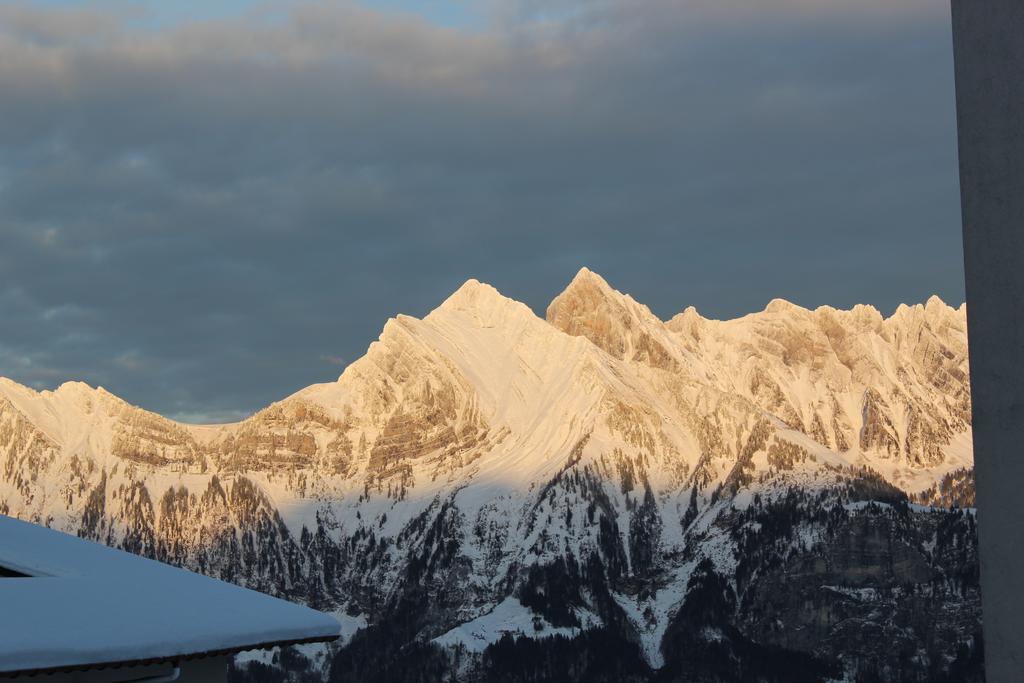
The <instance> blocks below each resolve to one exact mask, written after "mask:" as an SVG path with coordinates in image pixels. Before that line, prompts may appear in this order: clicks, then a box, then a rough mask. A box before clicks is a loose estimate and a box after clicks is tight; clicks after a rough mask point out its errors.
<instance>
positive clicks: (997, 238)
mask: <svg viewBox="0 0 1024 683" xmlns="http://www.w3.org/2000/svg"><path fill="white" fill-rule="evenodd" d="M1022 37H1024V0H953V52H954V59H955V65H956V66H955V68H956V104H957V119H958V122H957V123H958V132H959V138H960V194H961V204H962V207H963V225H964V260H965V266H966V275H967V326H968V334H969V338H970V356H971V357H970V361H971V392H972V399H973V403H974V458H975V473H976V477H977V493H978V497H977V499H978V503H977V504H978V527H979V529H978V533H979V540H980V544H981V587H982V609H983V620H984V628H985V665H986V670H987V674H988V676H987V677H988V680H990V681H1021V680H1024V667H1022V664H1024V648H1022V643H1024V592H1022V590H1021V587H1022V585H1024V584H1022V579H1021V576H1022V574H1024V41H1022Z"/></svg>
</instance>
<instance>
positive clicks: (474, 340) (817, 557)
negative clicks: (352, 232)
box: [0, 268, 983, 681]
mask: <svg viewBox="0 0 1024 683" xmlns="http://www.w3.org/2000/svg"><path fill="white" fill-rule="evenodd" d="M972 507H973V457H972V450H971V404H970V389H969V371H968V364H967V333H966V309H965V307H964V306H960V307H959V308H952V307H950V306H948V305H946V304H945V303H943V302H942V301H941V300H939V299H938V298H937V297H932V298H931V299H929V300H928V302H927V303H925V304H923V305H915V306H905V305H901V306H900V307H899V308H898V309H897V310H896V311H895V312H894V313H893V314H892V315H890V316H889V317H884V316H883V315H882V314H881V313H880V312H879V311H878V310H876V309H875V308H873V307H871V306H855V307H854V308H853V309H852V310H837V309H834V308H830V307H827V306H823V307H820V308H817V309H815V310H813V311H812V310H807V309H804V308H801V307H800V306H797V305H794V304H792V303H789V302H787V301H783V300H781V299H776V300H773V301H772V302H771V303H769V304H768V306H767V307H766V308H765V309H764V310H763V311H761V312H758V313H752V314H750V315H747V316H744V317H742V318H738V319H735V320H727V321H718V320H711V319H707V318H704V317H702V316H701V315H700V314H699V313H698V312H697V311H696V310H695V309H693V308H692V307H691V308H687V309H686V310H684V311H683V312H682V313H679V314H678V315H676V316H675V317H673V318H671V319H670V320H668V321H662V320H660V319H659V318H658V317H656V316H655V315H654V314H653V313H652V312H651V311H650V310H649V309H648V308H647V307H646V306H644V305H643V304H641V303H639V302H637V301H635V300H634V299H633V298H631V297H630V296H628V295H626V294H622V293H621V292H618V291H616V290H615V289H613V288H612V287H611V286H610V285H609V284H608V283H607V282H606V281H605V280H604V279H603V278H601V277H600V276H599V275H597V274H596V273H593V272H591V271H589V270H587V269H585V268H584V269H583V270H581V271H580V272H579V273H578V274H577V275H576V276H575V278H574V279H573V280H572V281H571V283H570V284H569V285H568V287H567V288H566V289H565V291H563V292H562V293H561V294H559V295H558V296H557V297H556V298H555V299H554V300H553V301H552V302H551V304H550V306H549V307H548V309H547V314H546V317H545V318H540V317H538V316H537V315H535V314H534V312H533V311H532V310H531V309H530V308H528V307H527V306H525V305H524V304H522V303H519V302H517V301H514V300H512V299H509V298H506V297H504V296H502V295H501V294H500V293H499V292H498V291H496V290H495V289H494V288H492V287H490V286H489V285H487V284H483V283H480V282H477V281H476V280H470V281H468V282H466V283H465V284H464V285H463V286H462V287H460V288H459V289H458V290H457V291H456V292H455V293H453V294H452V295H451V296H450V297H449V298H448V299H447V300H445V301H444V302H443V303H442V304H441V305H440V306H439V307H438V308H436V309H435V310H433V311H432V312H431V313H429V314H428V315H426V316H425V317H423V318H422V319H417V318H413V317H409V316H403V315H399V316H397V317H396V318H393V319H391V320H389V321H388V322H387V324H386V325H385V326H384V329H383V331H382V332H381V335H380V338H379V339H378V340H377V341H375V342H373V343H372V344H370V346H369V349H368V350H367V352H366V354H365V355H364V356H363V357H362V358H360V359H359V360H357V361H355V362H353V363H352V364H351V365H349V366H348V367H347V368H345V370H344V372H343V373H342V375H341V376H340V377H339V378H338V379H337V380H336V381H333V382H327V383H323V384H315V385H312V386H310V387H307V388H305V389H302V390H301V391H298V392H297V393H295V394H293V395H291V396H289V397H287V398H284V399H283V400H281V401H279V402H277V403H274V404H272V405H270V406H268V407H267V408H265V409H263V410H260V411H259V412H257V413H255V414H254V415H252V416H251V417H248V418H247V419H244V420H242V421H240V422H238V423H234V424H223V425H190V424H184V423H180V422H176V421H173V420H170V419H167V418H165V417H162V416H160V415H158V414H155V413H152V412H149V411H146V410H143V409H141V408H138V407H135V406H132V405H130V404H128V403H127V402H125V401H123V400H121V399H120V398H118V397H116V396H115V395H113V394H111V393H109V392H107V391H106V390H104V389H102V388H92V387H90V386H87V385H85V384H82V383H78V382H69V383H66V384H63V385H61V386H60V387H59V388H57V389H56V390H53V391H35V390H32V389H30V388H27V387H25V386H22V385H20V384H18V383H16V382H14V381H11V380H8V379H3V378H0V513H3V514H7V515H12V516H16V517H19V518H22V519H26V520H30V521H34V522H38V523H41V524H45V525H48V526H52V527H55V528H58V529H61V530H64V531H68V532H70V533H75V534H78V535H81V536H84V537H87V538H92V539H95V540H98V541H101V542H103V543H106V544H109V545H113V546H117V547H121V548H124V549H127V550H130V551H132V552H136V553H140V554H144V555H147V556H151V557H155V558H158V559H160V560H163V561H166V562H171V563H174V564H177V565H180V566H184V567H187V568H190V569H193V570H195V571H199V572H203V573H206V574H209V575H212V576H215V577H218V578H222V579H225V580H228V581H232V582H236V583H239V584H242V585H245V586H248V587H250V588H255V589H258V590H262V591H266V592H269V593H273V594H275V595H279V596H282V597H286V598H289V599H293V600H297V601H302V602H305V603H308V604H310V605H312V606H314V607H318V608H320V609H325V610H328V611H332V612H333V613H334V614H336V615H337V616H338V617H339V619H340V620H341V621H342V623H343V626H344V630H345V639H344V644H343V645H342V646H339V647H335V648H332V649H330V650H328V649H324V648H322V647H306V648H299V649H297V650H294V651H285V652H278V653H274V654H267V655H252V656H249V657H246V658H240V660H239V661H238V662H237V663H236V665H235V669H234V672H233V676H235V677H237V678H239V679H242V678H248V679H256V680H275V681H276V680H285V679H290V680H322V679H325V678H328V679H331V680H350V679H359V680H450V679H457V680H509V681H513V680H515V681H518V680H539V679H548V678H560V679H563V680H637V681H641V680H644V681H646V680H723V681H725V680H752V681H753V680H780V681H781V680H787V681H790V680H864V681H867V680H943V677H945V678H946V679H948V680H981V677H982V676H983V673H982V672H981V655H980V653H981V648H982V644H981V640H980V618H981V617H980V598H979V589H978V578H977V540H976V531H975V522H974V515H973V510H972Z"/></svg>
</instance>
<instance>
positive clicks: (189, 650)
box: [0, 515, 340, 675]
mask: <svg viewBox="0 0 1024 683" xmlns="http://www.w3.org/2000/svg"><path fill="white" fill-rule="evenodd" d="M0 567H4V568H6V569H7V570H12V571H13V572H17V573H20V574H25V575H27V577H25V578H7V577H3V576H0V675H3V674H4V673H12V672H25V671H36V670H52V669H71V668H86V667H95V666H102V665H105V664H116V663H126V662H141V661H159V660H172V659H178V658H185V657H190V656H197V655H204V654H213V653H224V652H236V651H240V650H247V649H252V648H258V647H269V646H272V645H279V644H285V643H294V642H315V641H330V640H334V639H335V638H337V637H338V635H339V632H340V625H339V624H338V622H337V621H336V620H335V619H334V618H333V617H330V616H328V615H326V614H323V613H322V612H318V611H316V610H312V609H309V608H307V607H303V606H301V605H296V604H293V603H290V602H287V601H285V600H279V599H277V598H273V597H270V596H269V595H264V594H262V593H257V592H255V591H251V590H247V589H245V588H240V587H238V586H233V585H231V584H229V583H225V582H223V581H218V580H216V579H211V578H208V577H205V576H200V575H199V574H194V573H192V572H189V571H185V570H182V569H178V568H176V567H171V566H170V565H166V564H162V563H160V562H155V561H153V560H148V559H145V558H143V557H138V556H136V555H132V554H130V553H126V552H122V551H120V550H114V549H113V548H108V547H106V546H103V545H100V544H98V543H93V542H91V541H86V540H83V539H80V538H76V537H74V536H69V535H67V534H62V533H60V532H57V531H53V530H51V529H47V528H45V527H41V526H38V525H35V524H29V523H27V522H22V521H19V520H16V519H13V518H11V517H7V516H4V515H0Z"/></svg>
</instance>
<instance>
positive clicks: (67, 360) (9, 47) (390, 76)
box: [0, 0, 963, 421]
mask: <svg viewBox="0 0 1024 683" xmlns="http://www.w3.org/2000/svg"><path fill="white" fill-rule="evenodd" d="M949 31H950V29H949V17H948V2H947V0H856V1H850V0H842V1H840V0H651V1H648V0H589V1H585V2H578V1H575V0H544V1H540V0H508V1H504V0H480V1H478V2H465V1H460V0H430V1H424V2H412V1H411V0H409V1H406V2H403V1H402V0H389V1H388V2H380V3H377V2H366V3H364V4H358V3H350V2H330V3H327V2H320V3H292V2H271V3H248V2H241V1H239V0H202V1H199V0H196V1H195V2H192V1H184V2H176V3H167V2H156V1H154V2H148V3H147V2H92V3H80V2H72V1H69V0H65V1H50V2H35V3H31V4H29V3H18V2H14V3H12V2H0V375H4V376H8V377H11V378H13V379H15V380H18V381H21V382H24V383H27V384H29V385H32V386H34V387H37V388H48V387H54V386H56V385H59V384H60V383H61V382H63V381H65V380H69V379H80V380H84V381H87V382H89V383H91V384H93V385H102V386H104V387H106V388H107V389H109V390H111V391H113V392H114V393H117V394H119V395H121V396H123V397H125V398H126V399H128V400H129V401H131V402H133V403H136V404H139V405H142V406H144V407H146V408H150V409H153V410H158V411H161V412H163V413H165V414H169V415H172V416H175V417H178V418H180V419H191V420H198V421H209V420H227V419H233V418H237V417H239V416H241V415H244V414H246V413H247V412H249V411H252V410H254V409H257V408H259V407H261V406H263V405H265V404H267V403H269V402H270V401H273V400H276V399H279V398H282V397H283V396H285V395H287V394H289V393H291V392H292V391H294V390H296V389H298V388H300V387H302V386H305V385H307V384H310V383H312V382H317V381H329V380H331V379H334V378H335V377H336V376H337V375H338V374H339V373H340V372H341V370H342V369H343V366H344V365H345V364H346V363H348V362H351V361H352V360H354V359H355V358H358V357H359V356H360V355H361V354H362V353H363V352H364V351H365V349H366V347H367V345H368V344H369V343H370V342H371V341H373V340H374V339H376V337H377V336H378V334H379V332H380V329H381V327H382V326H383V324H384V322H385V320H386V319H387V318H388V317H390V316H393V315H395V314H397V313H406V314H410V315H416V316H422V315H424V314H426V313H427V312H428V311H430V310H431V309H432V308H434V307H435V306H436V305H437V304H438V303H440V302H441V301H442V300H443V299H444V298H445V296H446V295H447V294H449V293H450V292H451V291H453V290H454V289H456V288H457V287H458V286H459V284H461V283H462V282H463V281H465V280H466V279H468V278H470V277H475V278H478V279H480V280H483V281H486V282H490V283H491V284H493V285H494V286H496V287H497V288H498V289H499V290H501V291H502V292H503V293H505V294H506V295H508V296H511V297H513V298H516V299H519V300H521V301H524V302H526V303H527V304H529V305H530V306H531V307H533V308H534V310H536V311H538V312H539V313H540V314H543V311H544V309H545V308H546V306H547V303H548V302H549V301H550V299H551V298H552V297H553V296H554V295H555V294H557V293H558V292H559V291H560V290H561V289H562V288H563V287H564V286H565V284H566V283H567V282H568V280H570V279H571V278H572V276H573V274H574V273H575V272H576V271H577V270H578V269H579V268H580V266H583V265H587V266H589V267H590V268H592V269H594V270H596V271H598V272H600V273H602V274H603V275H604V276H605V277H606V278H607V279H608V280H609V281H610V282H611V283H612V284H613V285H614V286H615V287H617V288H618V289H620V290H623V291H626V292H629V293H631V294H632V295H633V296H634V297H635V298H637V299H638V300H640V301H642V302H644V303H647V304H648V305H649V306H650V307H651V308H652V310H653V311H654V312H655V313H656V314H658V315H660V316H662V317H670V316H671V315H673V314H674V313H676V312H678V311H680V310H682V309H683V308H684V307H686V306H687V305H695V306H696V307H697V308H698V309H699V310H700V311H701V312H702V313H703V314H705V315H707V316H711V317H719V318H722V317H734V316H738V315H742V314H744V313H747V312H750V311H754V310H760V309H761V308H763V307H764V305H765V304H766V303H767V301H768V300H770V299H771V298H773V297H783V298H787V299H790V300H792V301H795V302H797V303H800V304H802V305H805V306H808V307H814V306H817V305H820V304H826V303H827V304H830V305H835V306H841V307H847V306H850V305H852V304H854V303H858V302H863V303H872V304H874V305H876V306H878V307H879V308H880V309H882V311H883V312H885V313H886V314H888V313H889V312H891V311H892V309H894V308H895V306H896V305H897V304H898V303H900V302H908V303H912V302H918V301H923V300H924V299H926V298H927V297H928V296H929V295H930V294H933V293H938V294H939V295H940V296H941V297H943V299H945V300H947V301H950V302H953V303H956V304H959V302H960V301H962V300H963V273H962V264H961V259H962V253H961V245H960V233H959V229H960V227H959V221H960V215H959V199H958V189H957V178H956V137H955V119H954V109H953V83H952V55H951V47H950V43H951V39H950V34H949Z"/></svg>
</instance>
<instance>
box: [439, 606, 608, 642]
mask: <svg viewBox="0 0 1024 683" xmlns="http://www.w3.org/2000/svg"><path fill="white" fill-rule="evenodd" d="M576 616H577V618H578V619H579V620H580V624H581V625H582V628H576V627H566V626H552V625H551V623H550V622H548V620H547V619H545V618H544V617H542V616H540V615H539V614H536V613H535V612H533V611H532V610H531V609H530V608H528V607H526V606H524V605H523V604H522V603H521V602H519V599H518V598H515V597H508V598H505V600H503V601H501V602H500V603H498V604H497V605H495V606H494V607H493V608H492V609H491V610H490V611H488V612H485V613H484V614H481V615H480V616H478V617H476V618H475V619H473V620H471V621H467V622H465V623H463V624H460V625H459V626H456V627H455V628H453V629H452V630H450V631H448V632H447V633H445V634H444V635H441V636H438V637H437V638H434V640H433V642H434V643H436V644H437V645H440V646H441V647H457V646H462V647H464V648H466V650H468V651H469V652H475V653H480V652H483V651H484V650H485V649H487V646H488V645H490V644H491V643H496V642H498V641H499V640H501V638H502V636H504V635H505V634H512V635H513V636H527V637H529V638H534V639H541V638H550V637H553V636H556V635H560V636H565V637H567V638H572V637H575V636H577V635H579V634H580V632H581V631H582V630H584V629H589V628H593V627H594V626H597V625H598V624H599V623H600V620H599V619H598V617H597V616H596V615H594V614H592V613H590V612H587V611H586V610H577V615H576Z"/></svg>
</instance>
